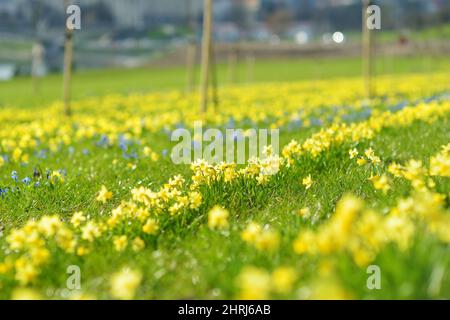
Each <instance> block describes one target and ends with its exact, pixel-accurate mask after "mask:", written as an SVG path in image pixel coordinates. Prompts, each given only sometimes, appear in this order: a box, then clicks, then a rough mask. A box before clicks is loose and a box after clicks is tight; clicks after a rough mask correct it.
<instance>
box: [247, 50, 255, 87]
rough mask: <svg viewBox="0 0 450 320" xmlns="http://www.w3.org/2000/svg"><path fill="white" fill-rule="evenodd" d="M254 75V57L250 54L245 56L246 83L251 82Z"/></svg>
mask: <svg viewBox="0 0 450 320" xmlns="http://www.w3.org/2000/svg"><path fill="white" fill-rule="evenodd" d="M254 73H255V56H254V55H253V53H252V52H249V53H248V55H247V82H249V83H251V82H253V78H254Z"/></svg>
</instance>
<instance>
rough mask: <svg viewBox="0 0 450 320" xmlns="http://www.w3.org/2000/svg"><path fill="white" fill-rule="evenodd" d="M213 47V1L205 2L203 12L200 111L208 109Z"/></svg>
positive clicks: (205, 0) (207, 0)
mask: <svg viewBox="0 0 450 320" xmlns="http://www.w3.org/2000/svg"><path fill="white" fill-rule="evenodd" d="M211 45H212V0H204V10H203V41H202V66H201V82H200V111H201V112H202V113H204V112H206V110H207V109H208V84H209V72H210V71H209V68H210V63H211Z"/></svg>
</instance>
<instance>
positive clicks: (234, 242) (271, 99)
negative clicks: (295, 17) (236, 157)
mask: <svg viewBox="0 0 450 320" xmlns="http://www.w3.org/2000/svg"><path fill="white" fill-rule="evenodd" d="M449 80H450V79H449V76H448V74H446V73H439V72H436V73H432V74H427V75H423V74H421V75H420V74H416V75H415V74H407V75H395V76H383V77H380V78H379V79H378V80H377V98H374V99H373V100H371V101H365V100H363V99H361V97H362V96H363V88H362V84H361V79H358V78H336V79H331V80H314V81H301V82H287V83H280V82H277V83H264V84H252V85H241V86H235V87H233V86H229V87H222V88H220V105H219V106H218V108H217V109H213V108H211V110H209V111H208V112H207V113H206V114H203V115H200V114H199V112H198V105H199V102H198V96H197V94H195V93H192V94H186V93H182V92H177V91H170V92H167V91H161V92H154V93H149V94H131V95H119V94H117V95H107V96H103V97H92V98H84V99H79V100H77V101H76V102H75V103H74V104H73V111H74V112H73V116H72V117H71V118H70V119H69V118H66V117H65V116H64V115H63V114H62V112H61V110H62V105H61V103H59V102H55V103H52V104H49V105H47V106H43V107H39V108H37V107H33V108H31V107H29V108H27V107H21V108H18V107H14V106H11V107H3V108H2V109H0V123H1V127H0V298H2V299H9V298H47V299H61V298H70V299H83V298H87V299H111V298H117V299H133V298H136V299H142V298H145V299H178V298H181V299H193V298H205V299H220V298H244V299H268V298H274V299H285V298H286V299H321V298H335V299H345V298H355V299H378V298H450V273H449V266H450V254H449V253H450V249H449V243H450V232H449V230H450V129H449V128H450V81H449ZM197 120H201V121H203V123H204V124H205V126H206V127H210V128H219V129H221V130H225V129H226V128H247V129H249V128H269V129H270V128H279V130H280V146H281V150H280V154H279V155H277V154H271V155H269V157H268V158H266V159H264V160H263V159H256V160H253V161H249V162H248V163H247V164H246V165H235V164H233V163H218V164H210V163H207V162H206V161H202V160H197V161H195V162H193V163H192V164H191V165H175V164H174V163H173V162H172V160H171V158H170V153H171V149H172V147H173V145H174V143H173V142H171V141H170V134H171V132H172V131H173V130H174V129H176V128H187V129H189V130H191V129H192V126H193V123H194V121H197ZM198 139H201V137H194V140H198ZM236 139H238V140H239V139H245V133H244V135H243V136H237V137H236ZM194 144H195V141H194ZM269 153H270V149H269ZM272 166H275V167H277V168H279V171H278V172H277V174H275V175H264V171H265V170H267V168H270V167H272ZM74 268H75V269H74ZM374 268H375V269H376V270H378V271H379V274H380V279H381V280H380V283H379V286H378V288H376V289H373V288H371V287H370V285H368V278H369V277H370V275H371V273H370V272H369V271H370V270H373V269H374ZM73 270H78V271H79V274H80V275H81V280H80V284H81V287H80V288H78V287H76V288H73V287H70V285H69V284H70V279H71V276H72V271H73ZM68 279H69V281H68Z"/></svg>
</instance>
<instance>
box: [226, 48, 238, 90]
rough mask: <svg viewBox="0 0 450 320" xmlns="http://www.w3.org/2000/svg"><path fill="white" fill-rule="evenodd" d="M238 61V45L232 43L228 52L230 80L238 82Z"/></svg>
mask: <svg viewBox="0 0 450 320" xmlns="http://www.w3.org/2000/svg"><path fill="white" fill-rule="evenodd" d="M237 63H238V49H237V45H231V46H230V50H229V52H228V82H230V83H233V84H234V83H236V80H237V77H236V68H237Z"/></svg>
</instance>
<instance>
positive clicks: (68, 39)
mask: <svg viewBox="0 0 450 320" xmlns="http://www.w3.org/2000/svg"><path fill="white" fill-rule="evenodd" d="M68 6H69V0H64V10H66V9H67V7H68ZM65 28H66V32H65V40H64V76H63V81H64V82H63V100H64V113H65V115H66V116H70V115H71V113H72V111H71V108H70V99H71V95H70V85H71V81H72V60H73V30H70V29H69V28H68V27H67V25H66V26H65Z"/></svg>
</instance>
